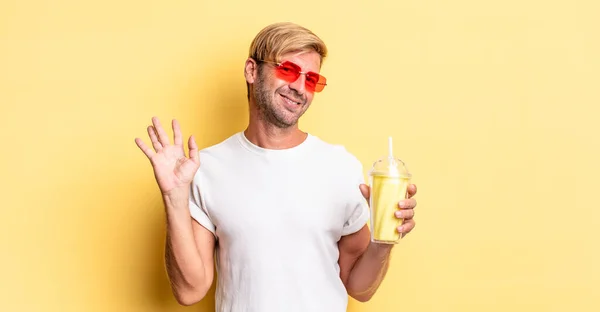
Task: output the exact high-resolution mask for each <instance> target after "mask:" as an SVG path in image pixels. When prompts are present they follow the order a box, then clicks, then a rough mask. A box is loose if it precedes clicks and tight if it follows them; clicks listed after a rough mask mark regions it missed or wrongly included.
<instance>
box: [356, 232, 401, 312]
mask: <svg viewBox="0 0 600 312" xmlns="http://www.w3.org/2000/svg"><path fill="white" fill-rule="evenodd" d="M392 246H393V245H384V244H375V243H373V242H371V243H370V244H369V247H368V248H367V250H366V251H365V252H364V253H363V254H362V255H361V256H360V258H358V260H357V261H356V263H355V264H354V266H353V267H352V270H351V271H350V276H349V278H348V285H347V288H348V293H349V294H350V295H351V296H352V297H353V298H354V299H356V300H359V301H367V300H369V299H370V298H371V297H372V296H373V295H374V294H375V292H376V291H377V289H378V288H379V285H380V284H381V282H382V281H383V279H384V277H385V275H386V273H387V269H388V266H389V261H390V253H391V249H392Z"/></svg>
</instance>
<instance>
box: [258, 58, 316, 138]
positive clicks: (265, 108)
mask: <svg viewBox="0 0 600 312" xmlns="http://www.w3.org/2000/svg"><path fill="white" fill-rule="evenodd" d="M257 76H258V77H257V80H256V83H255V88H254V99H255V100H256V107H257V108H258V112H259V114H260V115H261V117H262V118H263V119H264V120H265V121H267V122H269V123H270V124H272V125H274V126H276V127H277V128H280V129H287V128H289V127H291V126H294V125H296V123H298V119H300V117H301V116H302V115H303V114H304V112H305V111H306V110H302V111H301V112H300V113H298V114H297V115H296V114H293V113H292V112H288V111H284V110H283V109H277V105H276V104H275V103H274V99H273V98H272V97H271V92H269V90H268V88H267V86H266V83H265V79H264V77H263V73H262V71H260V70H259V72H258V75H257ZM292 92H294V90H292ZM277 93H278V92H275V94H277ZM294 98H296V99H298V98H303V97H300V96H296V97H294ZM304 102H306V101H305V100H304ZM300 105H306V104H300ZM292 114H293V116H290V115H292Z"/></svg>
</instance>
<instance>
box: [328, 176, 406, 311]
mask: <svg viewBox="0 0 600 312" xmlns="http://www.w3.org/2000/svg"><path fill="white" fill-rule="evenodd" d="M361 192H362V194H363V196H364V197H365V198H366V199H367V201H368V199H369V196H370V190H369V188H368V186H366V185H364V184H363V185H361ZM416 193H417V188H416V186H415V185H411V186H409V188H408V195H409V199H405V200H402V201H400V203H399V208H400V209H399V210H398V211H396V217H397V218H401V219H404V221H403V224H402V226H400V227H399V229H398V231H400V232H401V235H403V236H404V235H406V234H408V233H409V232H410V231H412V229H413V228H414V227H415V221H414V220H413V217H414V210H413V209H414V208H415V206H416V205H417V203H416V201H415V199H413V198H412V197H413V196H414V195H415V194H416ZM393 246H394V245H388V244H377V243H373V242H371V233H370V231H369V228H368V227H367V226H366V225H365V226H363V227H362V228H361V229H360V230H359V231H357V232H356V233H353V234H350V235H346V236H343V237H342V238H341V239H340V241H339V242H338V247H339V250H340V258H339V265H340V278H341V279H342V282H343V283H344V285H345V286H346V290H347V291H348V294H349V295H350V296H351V297H353V298H354V299H356V300H358V301H361V302H365V301H368V300H370V299H371V297H373V295H374V294H375V292H376V291H377V289H378V288H379V286H380V284H381V282H382V281H383V279H384V277H385V275H386V273H387V269H388V267H389V261H390V254H391V250H392V248H393Z"/></svg>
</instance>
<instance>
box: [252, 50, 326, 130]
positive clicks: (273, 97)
mask: <svg viewBox="0 0 600 312" xmlns="http://www.w3.org/2000/svg"><path fill="white" fill-rule="evenodd" d="M285 61H290V62H293V63H294V64H296V65H298V66H300V68H301V71H302V72H309V71H312V72H315V73H318V72H319V65H320V57H319V54H318V53H316V52H314V51H310V52H299V53H288V54H285V55H283V56H282V58H281V60H280V62H285ZM260 66H262V68H261V69H260V70H258V71H257V72H256V75H255V79H254V82H253V83H254V88H253V91H252V95H253V96H254V100H255V103H256V106H257V108H258V110H259V112H260V114H261V115H262V117H263V118H264V119H265V120H266V121H267V122H269V123H271V124H273V125H275V126H277V127H279V128H288V127H291V126H293V125H295V124H297V122H298V119H300V117H301V116H302V115H303V114H304V112H306V110H307V109H308V107H309V106H310V103H311V102H312V100H313V97H314V93H313V92H311V91H309V90H306V86H305V81H306V76H305V75H300V77H298V79H296V80H295V81H293V82H287V81H285V80H282V79H280V78H278V77H277V75H276V74H275V66H277V65H276V64H272V63H261V64H260Z"/></svg>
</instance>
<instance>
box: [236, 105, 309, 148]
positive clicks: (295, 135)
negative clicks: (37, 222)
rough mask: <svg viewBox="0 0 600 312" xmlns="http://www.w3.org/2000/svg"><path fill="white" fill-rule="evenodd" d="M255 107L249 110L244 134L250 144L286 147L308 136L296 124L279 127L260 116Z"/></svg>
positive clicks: (293, 145) (297, 143) (290, 146)
mask: <svg viewBox="0 0 600 312" xmlns="http://www.w3.org/2000/svg"><path fill="white" fill-rule="evenodd" d="M259 114H260V113H259V112H258V111H257V110H256V109H251V110H250V116H249V117H250V122H249V124H248V127H247V128H246V130H244V135H245V136H246V138H247V139H248V141H250V142H252V144H254V145H257V146H260V147H262V148H267V149H287V148H292V147H295V146H297V145H299V144H301V143H302V142H304V140H306V137H307V136H308V134H307V133H305V132H303V131H302V130H300V129H299V128H298V124H295V125H293V126H290V127H288V128H280V127H277V126H276V125H273V124H272V123H269V122H268V121H266V120H265V119H264V118H261V117H260V115H259Z"/></svg>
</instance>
